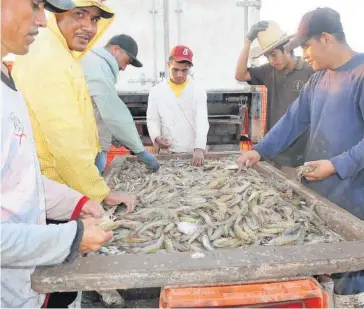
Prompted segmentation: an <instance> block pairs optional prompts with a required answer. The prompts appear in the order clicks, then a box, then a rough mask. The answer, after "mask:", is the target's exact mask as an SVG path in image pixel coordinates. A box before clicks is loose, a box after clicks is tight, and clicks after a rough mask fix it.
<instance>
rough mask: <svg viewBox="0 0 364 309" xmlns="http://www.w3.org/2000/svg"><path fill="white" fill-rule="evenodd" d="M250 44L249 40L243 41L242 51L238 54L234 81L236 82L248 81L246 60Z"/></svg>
mask: <svg viewBox="0 0 364 309" xmlns="http://www.w3.org/2000/svg"><path fill="white" fill-rule="evenodd" d="M250 45H251V42H250V41H249V40H245V41H244V47H243V50H242V51H241V53H240V56H239V59H238V64H237V66H236V72H235V79H236V80H238V81H248V80H250V76H249V72H248V59H249V51H250Z"/></svg>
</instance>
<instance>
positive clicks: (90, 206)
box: [80, 200, 105, 219]
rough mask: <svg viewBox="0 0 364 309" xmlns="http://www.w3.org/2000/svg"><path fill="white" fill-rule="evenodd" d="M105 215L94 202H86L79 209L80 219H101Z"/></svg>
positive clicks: (100, 207)
mask: <svg viewBox="0 0 364 309" xmlns="http://www.w3.org/2000/svg"><path fill="white" fill-rule="evenodd" d="M104 213H105V210H104V208H103V207H102V205H101V204H100V203H99V202H98V201H95V200H88V201H87V202H86V203H85V204H84V205H83V206H82V209H81V213H80V217H81V219H86V218H101V217H102V216H103V215H104Z"/></svg>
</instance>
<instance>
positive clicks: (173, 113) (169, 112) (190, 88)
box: [147, 80, 209, 153]
mask: <svg viewBox="0 0 364 309" xmlns="http://www.w3.org/2000/svg"><path fill="white" fill-rule="evenodd" d="M147 125H148V131H149V136H150V138H151V139H152V141H153V143H155V139H156V138H157V137H158V136H160V137H164V138H166V139H168V140H169V142H170V143H171V147H170V151H172V152H177V153H181V152H192V151H194V149H196V148H200V149H206V143H207V133H208V131H209V122H208V112H207V94H206V91H205V90H204V89H203V88H201V87H200V86H199V85H198V84H197V83H196V82H195V81H193V80H190V81H189V82H188V84H187V85H186V87H185V88H184V90H183V92H182V94H181V96H180V97H176V95H175V94H174V93H173V91H172V88H171V86H170V85H169V84H168V82H167V81H163V82H162V83H160V84H158V85H156V86H154V87H153V88H152V90H151V92H150V94H149V98H148V109H147Z"/></svg>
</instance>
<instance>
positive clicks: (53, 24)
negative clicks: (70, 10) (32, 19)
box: [47, 0, 115, 59]
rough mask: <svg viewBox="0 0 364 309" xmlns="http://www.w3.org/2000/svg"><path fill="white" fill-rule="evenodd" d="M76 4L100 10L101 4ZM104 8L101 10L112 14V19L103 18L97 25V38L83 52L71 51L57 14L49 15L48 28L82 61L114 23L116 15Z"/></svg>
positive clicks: (81, 2)
mask: <svg viewBox="0 0 364 309" xmlns="http://www.w3.org/2000/svg"><path fill="white" fill-rule="evenodd" d="M74 2H75V4H76V7H86V6H97V7H99V8H100V4H99V3H98V2H97V1H85V0H77V1H74ZM102 7H103V8H100V9H101V10H102V11H104V10H106V8H107V10H108V12H110V14H112V15H111V16H112V17H110V18H101V19H100V20H99V22H98V24H97V33H96V35H95V37H94V38H93V39H92V40H91V42H90V43H89V44H88V45H87V48H86V49H85V50H84V51H82V52H78V51H72V50H70V49H69V47H68V44H67V41H66V39H65V38H64V36H63V34H62V32H61V30H60V29H59V27H58V24H57V20H56V15H55V13H51V14H49V18H48V23H47V27H48V29H49V30H50V31H52V32H53V33H54V34H55V35H56V37H57V38H58V39H59V40H60V41H61V43H62V45H63V46H64V47H65V48H66V49H67V50H69V52H70V53H71V54H72V55H73V57H74V58H75V59H81V58H82V57H83V56H84V55H85V54H86V53H87V52H88V51H89V50H90V49H91V48H92V47H93V46H95V44H96V42H97V41H98V40H99V39H100V37H101V36H102V35H103V34H104V33H105V31H106V30H107V29H108V28H109V26H110V25H111V23H112V22H113V20H114V18H115V15H113V13H112V11H111V9H109V8H108V7H106V6H105V5H102Z"/></svg>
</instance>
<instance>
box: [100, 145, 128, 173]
mask: <svg viewBox="0 0 364 309" xmlns="http://www.w3.org/2000/svg"><path fill="white" fill-rule="evenodd" d="M129 154H130V151H129V150H128V149H126V148H125V147H120V148H116V147H115V146H111V148H110V150H109V151H108V152H107V155H106V167H105V169H106V168H107V167H108V166H109V164H110V163H111V161H112V160H113V159H114V158H115V157H116V156H127V155H129Z"/></svg>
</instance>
